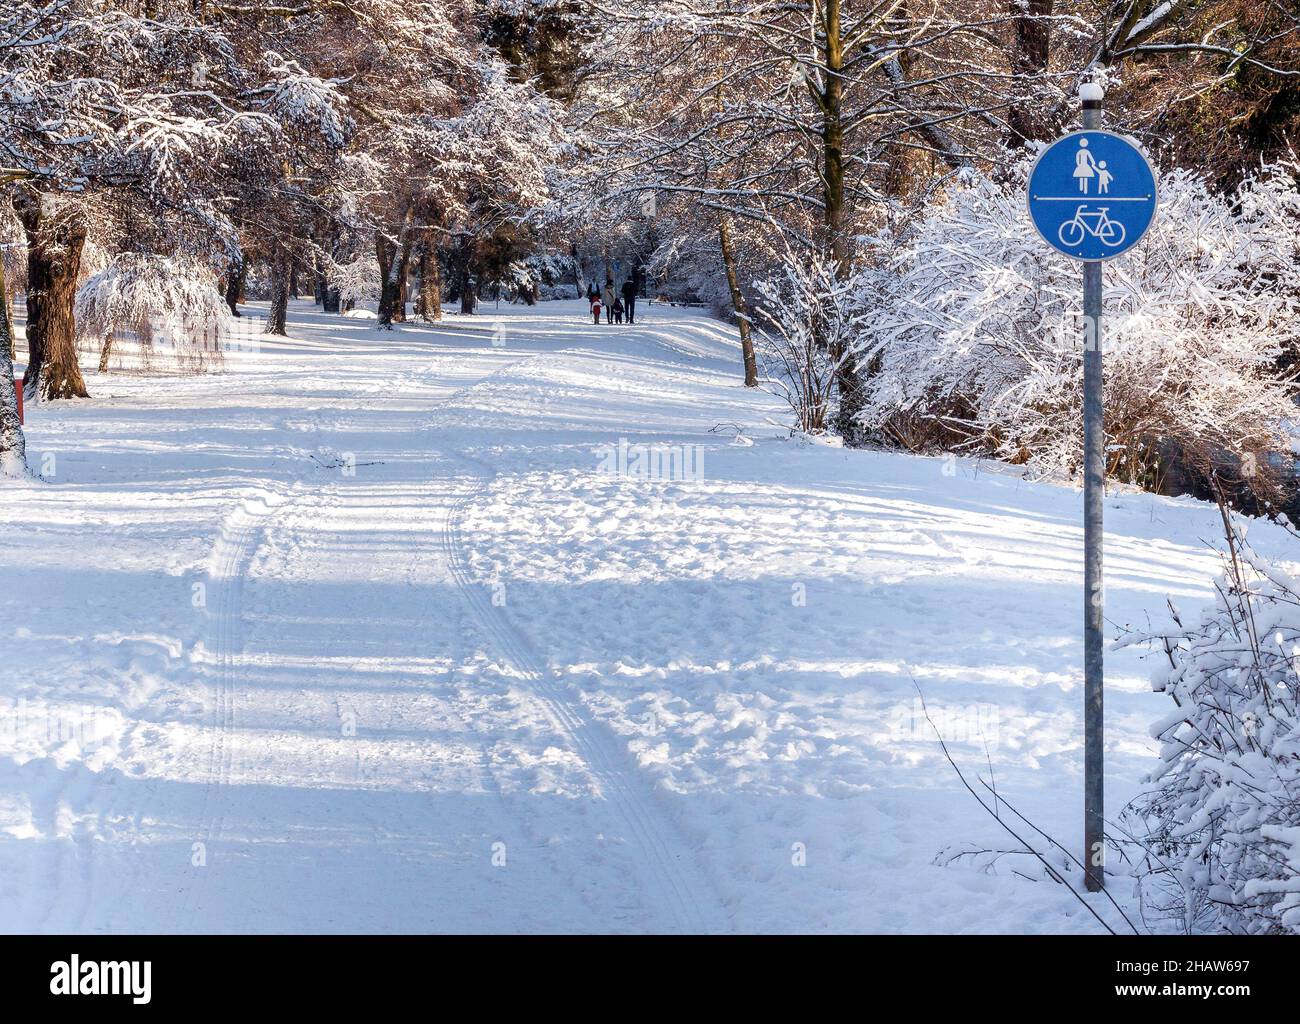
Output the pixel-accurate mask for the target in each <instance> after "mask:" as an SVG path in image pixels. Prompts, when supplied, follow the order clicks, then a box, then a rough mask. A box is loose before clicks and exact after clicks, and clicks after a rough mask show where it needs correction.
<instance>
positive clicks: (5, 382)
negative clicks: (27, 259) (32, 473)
mask: <svg viewBox="0 0 1300 1024" xmlns="http://www.w3.org/2000/svg"><path fill="white" fill-rule="evenodd" d="M13 347H14V336H13V321H12V320H10V319H9V300H8V297H7V296H6V295H5V288H4V282H3V280H0V477H10V478H12V477H23V476H26V475H27V442H26V440H25V439H24V438H23V428H22V424H21V423H19V422H18V396H17V394H16V393H15V391H14V364H13V359H11V358H10V353H11V352H12V351H13Z"/></svg>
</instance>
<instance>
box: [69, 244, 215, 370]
mask: <svg viewBox="0 0 1300 1024" xmlns="http://www.w3.org/2000/svg"><path fill="white" fill-rule="evenodd" d="M229 312H230V310H229V307H227V305H226V302H225V299H224V298H223V297H222V295H221V292H220V291H219V290H218V288H217V278H216V275H215V274H214V273H213V272H212V270H211V269H210V268H209V267H207V266H206V265H204V264H202V263H199V262H197V261H194V260H191V259H186V258H184V257H179V256H175V257H167V256H156V255H151V254H142V253H120V254H118V255H116V256H114V257H113V259H112V260H111V261H110V262H109V263H108V265H107V266H106V267H105V268H104V269H103V270H101V271H99V272H98V273H96V274H93V275H92V276H91V277H90V278H89V279H88V280H87V281H86V283H85V284H83V285H82V286H81V288H80V289H78V291H77V298H76V319H77V338H78V342H79V344H81V345H82V347H84V348H89V349H92V350H93V349H96V348H97V349H98V356H99V369H100V370H101V371H104V370H107V369H108V366H109V362H110V360H111V359H112V358H113V357H114V355H118V356H122V355H127V356H128V357H133V358H134V359H135V360H137V361H138V363H139V365H140V366H141V367H142V368H144V369H150V368H151V367H152V366H153V362H154V358H155V357H156V356H157V355H158V354H159V353H160V352H163V353H166V354H168V355H170V356H172V357H173V358H175V360H176V362H177V363H178V365H179V366H180V367H181V368H183V369H186V370H191V371H195V372H197V371H201V370H203V369H204V368H206V366H207V365H208V363H210V362H212V361H218V362H219V361H220V360H221V357H222V339H221V327H222V324H223V323H225V321H226V318H227V316H228V315H229ZM124 349H125V350H126V351H125V352H124V351H123V350H124Z"/></svg>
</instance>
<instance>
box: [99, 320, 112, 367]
mask: <svg viewBox="0 0 1300 1024" xmlns="http://www.w3.org/2000/svg"><path fill="white" fill-rule="evenodd" d="M112 355H113V331H112V330H111V329H110V330H108V331H106V332H105V333H104V344H103V345H102V346H100V349H99V372H100V373H107V372H108V360H109V358H110V357H111V356H112Z"/></svg>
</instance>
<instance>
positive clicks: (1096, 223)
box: [1057, 204, 1124, 248]
mask: <svg viewBox="0 0 1300 1024" xmlns="http://www.w3.org/2000/svg"><path fill="white" fill-rule="evenodd" d="M1109 209H1110V207H1109V206H1099V207H1098V208H1097V209H1096V210H1089V209H1088V207H1087V205H1086V204H1084V205H1082V206H1080V207H1079V208H1078V209H1077V210H1075V211H1074V217H1073V218H1072V219H1071V220H1067V221H1066V222H1065V223H1064V224H1062V225H1061V229H1060V230H1059V231H1058V232H1057V236H1058V237H1059V238H1060V239H1061V244H1062V245H1064V246H1066V247H1067V248H1074V247H1075V246H1076V245H1079V244H1080V243H1081V242H1082V241H1083V240H1084V239H1085V238H1086V237H1087V236H1088V235H1092V236H1093V237H1095V238H1100V239H1101V243H1102V245H1109V246H1111V247H1112V248H1113V247H1115V246H1117V245H1123V244H1124V225H1123V224H1121V223H1120V222H1119V221H1117V220H1111V219H1110V218H1109V217H1108V216H1106V211H1107V210H1109Z"/></svg>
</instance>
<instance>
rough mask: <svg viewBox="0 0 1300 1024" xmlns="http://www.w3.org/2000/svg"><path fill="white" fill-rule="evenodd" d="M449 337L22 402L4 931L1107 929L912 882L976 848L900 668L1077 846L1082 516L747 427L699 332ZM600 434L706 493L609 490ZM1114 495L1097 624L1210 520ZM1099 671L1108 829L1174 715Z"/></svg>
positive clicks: (1210, 565) (3, 562)
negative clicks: (668, 454)
mask: <svg viewBox="0 0 1300 1024" xmlns="http://www.w3.org/2000/svg"><path fill="white" fill-rule="evenodd" d="M253 312H254V313H255V314H256V312H257V311H256V310H253ZM485 314H486V315H482V316H479V317H475V318H473V319H470V318H460V317H454V316H453V317H450V318H449V319H448V320H447V321H446V322H445V323H444V324H443V325H440V326H438V327H436V328H435V327H431V326H426V325H414V324H412V325H407V326H405V327H404V328H402V329H400V330H398V331H395V332H392V333H382V332H377V331H376V330H374V328H373V324H372V323H370V322H367V321H364V320H350V319H342V318H339V317H329V316H325V315H322V314H319V313H316V312H314V311H313V310H312V309H311V307H309V306H305V305H298V306H295V308H294V309H293V310H292V313H291V332H292V334H293V338H292V339H290V340H275V341H265V339H258V340H260V341H263V342H264V343H263V344H261V346H260V350H258V351H248V352H235V353H232V354H231V355H230V356H229V357H228V359H227V365H226V372H224V373H221V374H209V375H206V376H188V377H170V378H158V377H152V378H146V377H140V376H130V375H126V374H115V375H110V376H107V377H102V376H95V375H92V377H91V378H90V380H89V384H90V386H91V389H92V391H93V393H94V396H95V397H94V398H93V400H91V401H89V402H81V403H61V404H59V405H57V406H51V405H45V406H42V407H40V408H38V409H35V410H33V411H32V412H31V415H30V416H29V418H28V425H29V433H28V439H29V452H30V461H31V463H32V465H33V467H34V468H36V469H38V470H39V471H41V472H42V473H43V474H44V476H45V477H46V481H45V482H43V483H28V484H13V485H5V486H3V488H0V514H2V515H3V521H4V522H5V524H6V527H7V529H6V538H7V543H6V545H5V547H4V549H3V550H2V551H0V572H2V573H3V579H4V581H5V586H4V589H3V591H0V602H2V604H0V613H2V615H0V618H2V621H3V625H0V639H2V640H3V643H2V644H0V716H2V717H0V722H2V723H3V725H2V726H0V929H4V930H9V931H29V930H43V931H44V930H48V931H138V930H148V931H199V932H206V931H275V932H285V931H307V932H315V931H342V932H377V931H396V932H429V931H628V932H640V931H662V930H670V931H676V930H717V931H733V930H735V931H800V932H802V931H858V932H864V931H865V932H875V931H889V932H892V931H900V932H901V931H943V932H1057V931H1097V930H1100V929H1099V926H1098V925H1097V923H1096V922H1095V920H1094V919H1093V918H1092V917H1091V916H1090V915H1089V914H1088V913H1087V912H1086V911H1085V910H1084V909H1083V907H1081V906H1080V905H1079V904H1078V902H1077V901H1075V900H1074V899H1073V897H1071V896H1070V895H1069V893H1068V892H1066V891H1064V890H1063V889H1062V888H1061V887H1060V886H1056V885H1053V884H1051V883H1049V882H1042V881H1039V882H1035V881H1029V880H1027V879H1025V878H1022V877H1019V876H1018V875H1017V874H1016V873H1015V871H1013V868H1019V869H1020V870H1022V871H1024V872H1026V873H1028V874H1033V875H1036V874H1037V872H1034V871H1033V870H1032V869H1031V866H1030V865H1028V864H1025V863H1023V862H1016V859H1007V858H1004V859H1003V860H1002V861H1001V862H999V864H998V866H997V868H996V870H995V871H993V872H992V873H988V872H986V871H984V870H981V869H980V868H979V867H977V866H975V865H972V864H971V863H969V862H966V861H958V862H955V863H953V864H950V865H948V866H939V865H937V864H936V863H935V860H936V857H937V856H938V855H939V854H940V853H941V851H943V850H944V849H945V848H948V847H952V846H960V845H962V844H969V845H970V846H972V847H973V848H977V849H978V848H989V847H994V848H1002V847H1005V846H1006V845H1007V839H1006V837H1005V836H1004V835H1003V834H1002V833H1001V832H1000V830H999V829H998V827H997V825H996V823H994V822H993V821H992V820H991V819H990V818H988V816H987V815H986V814H985V813H984V812H983V811H982V810H981V809H980V808H979V807H978V806H977V805H976V804H975V802H974V801H973V800H972V799H971V797H970V796H969V795H967V794H966V792H965V791H964V790H963V789H962V788H961V785H960V783H959V781H958V780H957V779H956V777H955V776H954V774H953V772H952V770H951V769H950V767H949V766H948V765H947V763H946V762H945V761H944V759H943V756H942V753H941V751H940V750H939V748H938V745H937V744H936V743H935V741H934V738H933V733H932V731H931V730H930V727H929V726H928V725H927V724H926V723H925V721H924V720H923V719H922V718H921V717H920V714H919V707H918V704H917V698H916V690H915V689H914V686H913V682H912V679H913V678H915V680H916V683H917V684H919V686H920V688H921V689H922V690H923V691H924V693H925V696H926V699H927V702H928V704H929V707H930V709H931V712H932V714H933V715H934V717H935V719H936V721H937V722H938V724H939V725H940V727H941V729H942V730H943V731H944V733H945V734H946V735H947V736H948V737H949V740H950V746H951V749H952V750H953V753H954V755H955V756H956V757H957V758H958V759H959V761H960V762H961V763H962V765H963V767H964V768H966V769H967V771H968V773H969V775H970V777H971V778H973V777H974V775H975V774H976V773H977V772H981V771H982V772H983V773H984V774H985V775H987V774H988V772H989V767H990V764H991V768H992V772H993V774H994V776H995V778H996V781H997V786H998V789H999V791H1000V793H1001V794H1002V795H1004V796H1005V797H1006V798H1008V799H1009V800H1010V801H1011V802H1012V803H1014V804H1015V805H1016V806H1017V807H1018V808H1019V809H1020V810H1022V811H1023V812H1024V813H1025V814H1027V815H1028V816H1029V817H1030V818H1032V819H1033V820H1034V821H1035V823H1036V824H1038V825H1039V826H1040V827H1042V828H1043V829H1044V830H1046V831H1049V832H1051V833H1053V834H1055V835H1056V836H1057V837H1059V838H1060V839H1061V840H1063V841H1064V842H1066V843H1067V844H1068V845H1069V846H1070V847H1071V848H1074V847H1076V846H1077V845H1078V842H1079V832H1080V826H1081V818H1082V811H1081V784H1080V783H1081V780H1080V762H1081V743H1080V715H1079V711H1080V705H1081V694H1080V669H1079V666H1080V660H1081V652H1080V640H1079V631H1080V620H1081V610H1080V601H1081V598H1080V590H1081V582H1080V565H1081V531H1080V528H1079V510H1080V504H1081V502H1080V497H1079V495H1078V493H1077V492H1076V491H1073V490H1071V489H1068V488H1062V487H1057V486H1052V485H1048V484H1030V483H1026V482H1024V481H1023V480H1021V479H1019V478H1018V476H1017V475H1016V474H1015V473H1013V472H1010V471H1007V470H1005V469H997V468H994V467H989V466H988V465H987V464H985V465H984V466H976V465H974V464H972V463H961V462H958V463H951V462H948V463H945V462H944V461H942V460H936V459H924V458H912V457H905V456H900V455H883V454H877V453H861V452H844V451H841V450H837V449H834V448H828V447H823V446H811V445H806V444H801V443H800V442H798V441H795V440H790V439H786V438H783V437H782V436H781V435H782V431H781V430H780V429H778V428H777V427H775V426H773V425H772V424H771V423H770V422H769V420H771V419H772V418H777V417H780V416H781V414H782V410H781V408H780V406H779V405H778V404H777V403H776V402H775V401H774V400H773V399H771V398H769V397H767V396H764V395H761V394H755V393H753V392H747V391H745V389H743V388H741V387H739V386H738V383H737V380H738V366H739V364H738V356H737V354H736V351H735V346H734V342H733V341H732V340H731V336H730V332H729V331H728V329H727V328H725V327H724V326H723V325H721V324H719V323H717V322H715V321H711V320H709V319H706V318H703V317H700V316H696V315H689V314H687V313H685V312H683V311H676V310H665V309H662V308H657V307H656V308H652V309H649V310H646V311H645V313H644V316H643V319H644V323H643V324H638V325H637V326H636V327H634V328H626V327H625V328H621V329H620V328H617V327H605V326H601V327H599V328H597V327H595V326H593V325H592V324H591V323H590V322H587V321H586V320H585V319H584V316H583V313H582V309H581V307H580V306H579V305H578V304H577V303H550V304H546V305H545V306H544V307H542V308H541V309H540V310H527V309H523V308H502V309H501V310H500V311H499V312H495V311H493V310H491V309H490V308H489V309H488V310H486V311H485ZM719 424H731V425H734V426H732V427H728V428H727V429H724V430H722V431H717V432H715V431H713V430H711V428H714V427H715V426H717V425H719ZM737 426H738V427H740V428H742V429H743V431H744V434H745V435H746V436H747V437H748V438H749V439H751V440H752V441H753V443H752V444H748V445H746V444H736V443H733V442H732V440H731V439H732V436H733V434H734V433H735V429H734V428H735V427H737ZM621 438H626V439H627V441H628V443H629V444H632V445H636V444H639V443H645V442H661V443H664V444H667V445H672V446H700V449H699V450H698V451H697V450H695V449H687V448H679V449H677V450H676V451H675V452H674V453H673V454H676V455H679V456H691V457H692V461H690V462H689V463H688V465H690V466H691V467H692V468H694V466H695V465H697V463H695V462H694V461H693V459H694V458H698V457H702V459H703V463H702V466H703V472H702V474H700V476H701V478H700V479H685V480H645V479H636V478H629V477H627V476H624V477H617V476H611V475H609V474H608V473H605V472H602V470H603V469H604V468H606V467H605V465H604V463H607V462H609V461H610V460H611V451H610V449H616V448H617V446H618V444H619V441H620V439H621ZM602 446H608V447H602ZM632 457H633V459H634V460H635V457H636V450H635V449H633V453H632ZM614 458H616V456H615V457H614ZM1107 516H1108V521H1107V526H1108V535H1107V544H1108V551H1107V559H1108V562H1107V569H1108V573H1109V575H1108V590H1107V597H1108V602H1109V604H1108V616H1109V618H1111V619H1112V620H1113V622H1114V623H1116V624H1122V623H1126V622H1128V623H1145V621H1146V616H1147V615H1148V614H1150V615H1152V616H1156V617H1158V616H1159V615H1160V614H1161V612H1162V609H1163V605H1164V602H1165V599H1166V596H1171V597H1172V598H1173V599H1174V600H1175V601H1176V602H1178V603H1179V604H1180V605H1182V606H1184V607H1187V608H1189V609H1192V608H1195V607H1196V606H1198V605H1200V604H1202V603H1204V602H1205V601H1207V600H1208V597H1209V583H1210V581H1211V578H1212V577H1213V575H1214V573H1215V571H1216V565H1217V563H1216V560H1215V558H1214V556H1213V555H1212V554H1211V553H1209V552H1208V551H1207V550H1206V549H1205V546H1204V544H1203V543H1202V539H1213V538H1214V537H1215V536H1216V533H1217V527H1216V520H1215V514H1214V513H1213V511H1212V510H1211V509H1209V508H1208V507H1206V506H1204V505H1200V504H1198V503H1195V502H1191V501H1185V500H1178V501H1173V500H1168V499H1161V498H1156V497H1152V496H1148V495H1124V496H1118V497H1115V498H1113V499H1111V500H1109V501H1108V502H1107ZM1252 536H1253V539H1254V540H1255V541H1256V542H1257V544H1258V545H1259V546H1260V548H1261V550H1262V551H1264V552H1265V553H1269V552H1271V551H1273V550H1274V549H1278V550H1280V539H1279V538H1277V537H1275V536H1274V535H1273V534H1272V533H1270V532H1269V531H1268V530H1267V529H1266V528H1264V527H1263V526H1258V527H1257V528H1256V530H1255V531H1254V532H1253V535H1252ZM1108 669H1109V676H1108V680H1107V687H1108V690H1107V726H1108V729H1109V734H1108V744H1107V765H1106V767H1107V775H1108V778H1107V799H1108V806H1109V808H1110V809H1112V810H1115V809H1118V807H1119V806H1120V805H1121V804H1122V803H1123V802H1124V801H1125V800H1126V799H1127V798H1128V797H1129V796H1131V795H1132V793H1133V792H1134V790H1135V787H1136V785H1137V782H1138V780H1139V779H1140V776H1141V775H1142V773H1143V772H1144V771H1145V770H1146V768H1147V767H1148V766H1149V763H1150V760H1149V759H1150V756H1151V753H1152V742H1151V741H1150V740H1149V739H1148V736H1147V729H1148V725H1149V723H1150V722H1151V721H1152V720H1154V719H1156V718H1157V717H1159V716H1161V715H1163V714H1164V712H1165V710H1166V708H1165V705H1164V698H1162V697H1159V696H1156V695H1153V694H1151V693H1150V692H1149V687H1148V685H1147V682H1146V676H1147V671H1146V667H1145V666H1144V665H1143V664H1142V663H1141V662H1140V661H1139V660H1138V658H1137V656H1136V655H1135V654H1134V653H1133V652H1129V651H1121V652H1117V653H1114V654H1112V655H1111V656H1110V658H1109V663H1108ZM1117 895H1118V896H1119V898H1121V900H1124V899H1126V898H1127V896H1128V893H1127V891H1126V890H1125V889H1123V888H1122V887H1121V889H1120V891H1119V892H1118V893H1117ZM1094 906H1095V907H1096V909H1097V911H1098V912H1099V913H1101V914H1102V915H1103V916H1104V917H1106V918H1107V919H1108V920H1110V921H1113V922H1117V920H1118V918H1117V915H1116V914H1115V913H1114V911H1113V910H1111V909H1110V908H1109V906H1108V905H1107V904H1105V903H1104V901H1102V900H1100V899H1098V900H1097V902H1096V903H1095V904H1094Z"/></svg>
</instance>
